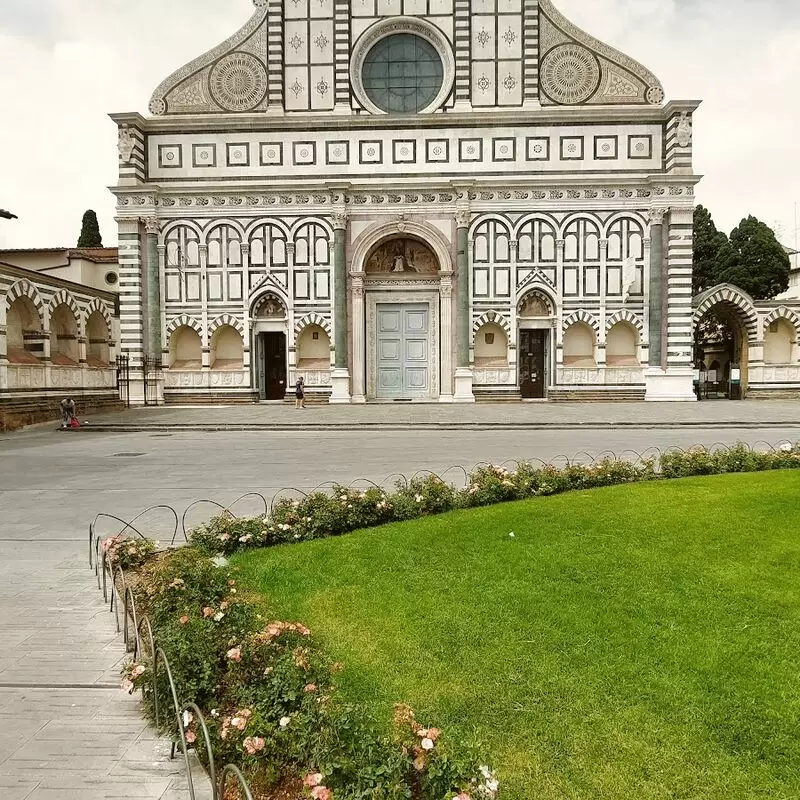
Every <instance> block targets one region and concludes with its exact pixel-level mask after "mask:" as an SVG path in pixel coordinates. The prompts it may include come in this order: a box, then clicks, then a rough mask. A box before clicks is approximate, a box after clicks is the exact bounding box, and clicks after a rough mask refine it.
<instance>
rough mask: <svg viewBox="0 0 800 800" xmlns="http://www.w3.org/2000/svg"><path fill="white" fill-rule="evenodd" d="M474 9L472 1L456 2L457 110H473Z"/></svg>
mask: <svg viewBox="0 0 800 800" xmlns="http://www.w3.org/2000/svg"><path fill="white" fill-rule="evenodd" d="M471 20H472V7H471V2H470V0H455V55H456V81H455V106H454V108H455V110H456V111H471V110H472V84H471V81H470V50H471V41H470V39H471V36H472V23H471Z"/></svg>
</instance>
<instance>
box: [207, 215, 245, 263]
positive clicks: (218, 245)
mask: <svg viewBox="0 0 800 800" xmlns="http://www.w3.org/2000/svg"><path fill="white" fill-rule="evenodd" d="M241 264H242V242H241V238H240V237H239V231H237V230H236V228H233V227H231V226H230V225H218V226H217V227H216V228H214V230H213V231H211V233H209V235H208V266H209V267H222V268H225V267H238V266H241Z"/></svg>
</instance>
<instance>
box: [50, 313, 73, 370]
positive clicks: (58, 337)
mask: <svg viewBox="0 0 800 800" xmlns="http://www.w3.org/2000/svg"><path fill="white" fill-rule="evenodd" d="M79 359H80V354H79V351H78V320H77V319H75V315H74V314H73V313H72V309H71V308H70V307H69V306H67V305H64V304H63V303H62V304H61V305H60V306H58V307H57V308H56V309H55V311H53V313H52V315H51V316H50V360H51V361H52V362H53V364H55V365H56V366H62V367H73V366H77V365H78V361H79Z"/></svg>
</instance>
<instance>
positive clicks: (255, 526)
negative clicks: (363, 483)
mask: <svg viewBox="0 0 800 800" xmlns="http://www.w3.org/2000/svg"><path fill="white" fill-rule="evenodd" d="M776 469H800V444H798V445H789V444H786V445H783V446H782V447H781V448H778V449H777V450H774V451H771V452H768V453H759V452H754V451H752V450H750V449H749V448H748V447H746V446H745V445H737V446H735V447H732V448H730V449H723V450H719V451H717V452H710V451H708V450H706V449H703V448H693V449H691V450H687V451H676V452H670V453H665V454H662V455H660V456H659V457H658V458H651V459H643V460H641V462H640V463H638V464H633V463H630V462H627V461H620V460H616V459H604V460H601V461H598V462H596V463H594V464H590V465H585V464H568V465H567V466H565V467H560V468H559V467H556V466H542V467H536V466H534V465H532V464H529V463H522V464H518V465H516V468H515V469H513V470H508V469H506V468H504V467H499V466H492V465H486V466H482V467H479V468H476V469H475V470H474V471H473V472H472V473H471V474H470V475H469V476H468V480H467V485H466V486H465V488H463V489H456V488H455V487H454V486H452V485H450V484H448V483H447V482H446V481H444V480H442V478H440V477H438V476H437V475H428V476H426V477H418V478H414V479H413V480H411V481H410V482H408V483H405V482H402V483H399V484H398V485H397V487H396V491H394V492H387V491H385V490H383V489H380V488H377V487H373V488H369V489H366V490H354V489H352V488H348V487H345V486H334V487H333V489H332V490H331V492H330V493H325V492H315V493H313V494H310V495H307V496H305V497H303V498H302V499H294V500H292V499H282V500H280V501H279V502H278V503H276V504H275V506H274V507H273V509H272V512H271V514H269V515H267V516H265V517H259V518H254V519H236V518H233V517H232V516H230V515H229V514H223V515H222V516H218V517H215V518H214V519H212V520H211V521H210V522H209V523H208V524H206V525H201V526H200V527H198V528H196V529H194V530H193V531H192V532H191V534H190V539H191V541H192V543H193V544H195V545H196V546H198V547H200V548H202V549H204V550H205V551H206V552H209V553H212V554H224V555H230V554H232V553H236V552H239V551H242V550H247V549H250V548H254V547H271V546H274V545H281V544H290V543H293V542H303V541H309V540H312V539H321V538H326V537H328V536H338V535H341V534H344V533H349V532H352V531H356V530H360V529H363V528H373V527H377V526H379V525H385V524H387V523H390V522H400V521H404V520H410V519H418V518H420V517H425V516H430V515H432V514H441V513H444V512H447V511H452V510H454V509H456V508H473V507H477V506H488V505H493V504H495V503H505V502H511V501H514V500H525V499H529V498H532V497H542V496H549V495H556V494H562V493H564V492H570V491H578V490H582V489H594V488H599V487H603V486H616V485H620V484H626V483H636V482H641V481H651V480H665V479H672V478H684V477H691V476H696V475H721V474H725V473H734V472H763V471H767V470H776Z"/></svg>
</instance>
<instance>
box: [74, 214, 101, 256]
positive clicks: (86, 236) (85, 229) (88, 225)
mask: <svg viewBox="0 0 800 800" xmlns="http://www.w3.org/2000/svg"><path fill="white" fill-rule="evenodd" d="M102 246H103V237H102V236H101V235H100V224H99V223H98V222H97V214H95V213H94V211H92V210H91V209H90V210H89V211H87V212H86V213H85V214H84V215H83V226H82V227H81V235H80V238H79V239H78V247H102Z"/></svg>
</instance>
